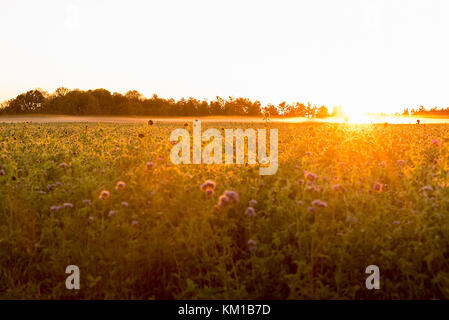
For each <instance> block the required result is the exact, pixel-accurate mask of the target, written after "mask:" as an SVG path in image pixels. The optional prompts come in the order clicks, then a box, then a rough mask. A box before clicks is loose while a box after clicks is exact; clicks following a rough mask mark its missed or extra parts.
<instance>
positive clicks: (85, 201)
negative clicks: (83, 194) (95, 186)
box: [83, 199, 92, 206]
mask: <svg viewBox="0 0 449 320" xmlns="http://www.w3.org/2000/svg"><path fill="white" fill-rule="evenodd" d="M83 203H84V204H87V205H88V206H91V205H92V201H90V200H88V199H85V200H83Z"/></svg>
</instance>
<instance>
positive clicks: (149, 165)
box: [147, 161, 154, 170]
mask: <svg viewBox="0 0 449 320" xmlns="http://www.w3.org/2000/svg"><path fill="white" fill-rule="evenodd" d="M153 166H154V163H153V162H151V161H148V162H147V169H148V170H151V169H153Z"/></svg>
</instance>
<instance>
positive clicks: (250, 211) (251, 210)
mask: <svg viewBox="0 0 449 320" xmlns="http://www.w3.org/2000/svg"><path fill="white" fill-rule="evenodd" d="M245 214H246V215H247V216H248V217H255V216H256V211H255V210H254V208H253V207H248V208H246V211H245Z"/></svg>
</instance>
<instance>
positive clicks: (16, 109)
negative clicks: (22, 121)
mask: <svg viewBox="0 0 449 320" xmlns="http://www.w3.org/2000/svg"><path fill="white" fill-rule="evenodd" d="M44 101H45V97H44V94H43V93H42V92H41V91H40V90H30V91H28V92H26V93H22V94H19V95H18V96H17V97H16V98H15V99H12V100H10V101H9V102H8V112H9V113H13V114H21V113H36V112H39V111H40V109H41V106H42V103H43V102H44Z"/></svg>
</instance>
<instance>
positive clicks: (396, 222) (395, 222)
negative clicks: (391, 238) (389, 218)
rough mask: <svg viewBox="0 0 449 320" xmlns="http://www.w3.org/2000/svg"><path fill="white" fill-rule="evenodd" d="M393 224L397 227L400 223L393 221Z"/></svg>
mask: <svg viewBox="0 0 449 320" xmlns="http://www.w3.org/2000/svg"><path fill="white" fill-rule="evenodd" d="M393 224H396V225H399V224H401V222H400V221H393Z"/></svg>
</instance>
